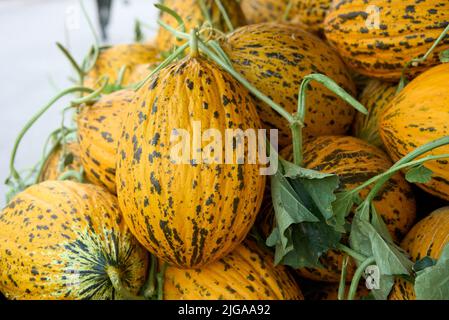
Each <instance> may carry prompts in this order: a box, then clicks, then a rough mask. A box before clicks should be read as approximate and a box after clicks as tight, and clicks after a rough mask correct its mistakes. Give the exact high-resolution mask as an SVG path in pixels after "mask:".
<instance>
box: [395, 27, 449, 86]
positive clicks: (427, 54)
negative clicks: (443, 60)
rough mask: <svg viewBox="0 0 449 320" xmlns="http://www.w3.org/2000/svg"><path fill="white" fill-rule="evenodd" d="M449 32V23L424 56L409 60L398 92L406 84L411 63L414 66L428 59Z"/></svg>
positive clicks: (403, 71) (402, 74) (403, 70)
mask: <svg viewBox="0 0 449 320" xmlns="http://www.w3.org/2000/svg"><path fill="white" fill-rule="evenodd" d="M448 32H449V24H448V25H447V26H446V28H444V30H443V32H441V34H440V35H439V36H438V38H437V39H436V40H435V41H434V43H433V44H432V46H431V47H430V48H429V50H427V52H426V53H425V54H424V56H422V57H421V58H414V59H412V60H411V61H409V62H407V63H406V64H405V66H404V68H403V69H402V73H401V79H400V80H399V85H398V89H397V91H396V94H398V93H399V92H400V91H401V90H402V89H403V88H404V86H405V84H406V81H405V72H406V71H407V69H408V68H409V67H410V65H412V66H417V65H418V64H420V63H423V62H424V61H426V60H427V58H428V57H429V56H430V54H431V53H432V52H433V50H435V48H436V47H437V46H438V44H439V43H440V42H441V41H442V40H443V39H444V37H445V36H446V34H447V33H448Z"/></svg>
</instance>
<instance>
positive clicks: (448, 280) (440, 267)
mask: <svg viewBox="0 0 449 320" xmlns="http://www.w3.org/2000/svg"><path fill="white" fill-rule="evenodd" d="M415 293H416V299H417V300H449V244H447V245H446V247H445V248H444V249H443V252H442V254H441V257H440V258H439V259H438V261H437V263H436V264H435V265H434V266H430V267H427V268H425V269H424V270H422V271H419V272H418V273H417V276H416V279H415Z"/></svg>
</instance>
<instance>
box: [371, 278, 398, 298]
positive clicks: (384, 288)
mask: <svg viewBox="0 0 449 320" xmlns="http://www.w3.org/2000/svg"><path fill="white" fill-rule="evenodd" d="M393 285H394V276H389V275H383V274H381V275H380V279H379V289H373V290H371V294H372V295H373V297H374V299H376V300H387V299H388V296H389V295H390V292H391V289H392V288H393Z"/></svg>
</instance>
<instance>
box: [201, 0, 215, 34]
mask: <svg viewBox="0 0 449 320" xmlns="http://www.w3.org/2000/svg"><path fill="white" fill-rule="evenodd" d="M198 4H199V6H200V9H201V12H202V14H203V17H204V19H206V21H207V22H208V23H209V24H210V25H211V26H212V27H213V26H214V24H213V22H212V18H211V16H210V13H209V10H208V9H207V6H206V3H205V2H204V0H198Z"/></svg>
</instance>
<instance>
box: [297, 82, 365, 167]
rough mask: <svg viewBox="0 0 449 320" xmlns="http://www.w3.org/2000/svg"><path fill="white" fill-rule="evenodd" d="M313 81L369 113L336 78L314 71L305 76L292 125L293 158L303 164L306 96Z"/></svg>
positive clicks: (354, 106) (299, 164) (361, 110)
mask: <svg viewBox="0 0 449 320" xmlns="http://www.w3.org/2000/svg"><path fill="white" fill-rule="evenodd" d="M311 81H317V82H319V83H321V84H322V85H324V86H325V87H326V88H328V89H329V90H330V91H332V92H333V93H335V94H336V95H338V96H339V97H340V98H341V99H343V100H344V101H346V102H347V103H349V104H350V105H351V106H352V107H353V108H354V109H356V110H357V111H359V112H361V113H363V114H365V115H366V114H368V110H366V108H365V107H364V106H363V105H362V104H361V103H360V102H358V101H357V100H356V99H354V98H353V97H352V96H351V95H350V94H349V93H348V92H346V90H344V89H343V88H342V87H340V86H339V85H338V84H337V83H336V82H335V81H334V80H332V79H330V78H329V77H327V76H325V75H324V74H320V73H313V74H309V75H307V76H305V77H304V78H303V80H302V82H301V85H300V86H299V93H298V107H297V113H296V115H295V116H294V119H295V122H294V123H293V124H291V126H292V138H293V158H294V161H295V164H296V165H298V166H301V165H302V161H303V155H302V132H301V131H302V128H303V127H304V122H305V117H306V98H307V89H308V86H309V83H310V82H311Z"/></svg>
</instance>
